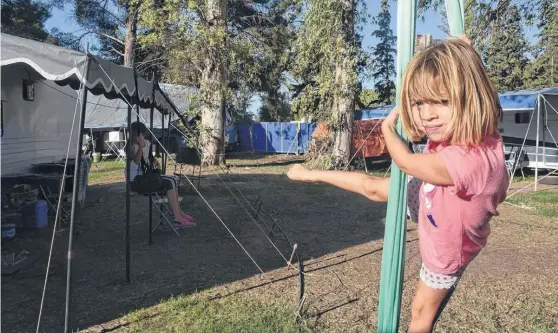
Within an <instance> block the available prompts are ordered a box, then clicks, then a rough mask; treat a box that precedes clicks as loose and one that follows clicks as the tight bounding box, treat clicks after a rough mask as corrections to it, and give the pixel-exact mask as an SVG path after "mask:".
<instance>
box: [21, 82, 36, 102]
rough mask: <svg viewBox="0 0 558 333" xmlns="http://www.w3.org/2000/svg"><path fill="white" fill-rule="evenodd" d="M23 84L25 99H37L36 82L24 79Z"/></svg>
mask: <svg viewBox="0 0 558 333" xmlns="http://www.w3.org/2000/svg"><path fill="white" fill-rule="evenodd" d="M21 85H22V91H23V100H24V101H33V100H35V85H34V82H33V81H31V80H23V81H22V84H21Z"/></svg>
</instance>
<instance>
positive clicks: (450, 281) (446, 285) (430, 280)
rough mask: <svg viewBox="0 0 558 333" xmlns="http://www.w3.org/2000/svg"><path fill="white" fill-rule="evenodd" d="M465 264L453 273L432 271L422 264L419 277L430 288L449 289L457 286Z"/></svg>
mask: <svg viewBox="0 0 558 333" xmlns="http://www.w3.org/2000/svg"><path fill="white" fill-rule="evenodd" d="M465 268H466V266H463V267H461V269H460V270H459V271H457V272H456V273H453V274H448V275H446V274H438V273H434V272H432V271H430V270H428V268H426V266H424V264H422V266H421V268H420V279H421V280H422V282H424V283H425V284H426V285H427V286H429V287H430V288H432V289H450V288H452V287H453V288H455V287H457V284H458V283H459V280H460V279H461V276H462V275H463V272H464V271H465Z"/></svg>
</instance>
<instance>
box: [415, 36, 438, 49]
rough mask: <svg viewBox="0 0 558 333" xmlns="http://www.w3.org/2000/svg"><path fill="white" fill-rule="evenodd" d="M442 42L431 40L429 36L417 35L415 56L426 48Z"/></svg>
mask: <svg viewBox="0 0 558 333" xmlns="http://www.w3.org/2000/svg"><path fill="white" fill-rule="evenodd" d="M441 41H442V40H440V39H434V38H432V35H431V34H424V35H417V36H416V37H415V54H417V53H418V52H421V51H423V50H424V49H426V48H427V47H429V46H431V45H434V44H438V43H440V42H441Z"/></svg>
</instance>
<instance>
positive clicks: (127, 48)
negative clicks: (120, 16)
mask: <svg viewBox="0 0 558 333" xmlns="http://www.w3.org/2000/svg"><path fill="white" fill-rule="evenodd" d="M138 9H139V1H138V2H137V3H135V4H133V5H128V6H127V8H126V10H127V12H128V15H127V16H126V39H125V40H124V66H126V67H132V66H133V65H134V48H135V47H136V37H137V30H138V13H139V10H138Z"/></svg>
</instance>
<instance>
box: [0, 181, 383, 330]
mask: <svg viewBox="0 0 558 333" xmlns="http://www.w3.org/2000/svg"><path fill="white" fill-rule="evenodd" d="M223 179H224V181H225V182H226V184H227V185H228V186H229V187H230V188H231V190H232V191H233V193H235V195H236V196H237V199H238V200H240V201H241V202H242V203H243V205H244V207H245V208H246V209H247V210H248V211H249V212H250V211H251V208H250V206H249V205H248V202H247V201H245V200H244V199H243V197H242V196H240V195H239V193H238V190H240V191H241V192H243V193H244V194H245V195H246V196H247V197H248V198H251V199H252V200H254V199H255V195H250V194H251V193H259V194H261V195H262V196H261V199H260V201H261V202H263V205H264V207H265V209H266V211H267V212H268V213H269V214H270V215H271V216H273V217H274V218H275V219H276V220H277V221H278V222H279V223H280V226H281V227H282V228H283V230H284V231H285V233H286V235H287V236H288V238H290V239H291V240H292V242H293V243H297V245H298V250H297V251H298V253H299V255H300V256H301V258H302V259H303V260H305V259H309V258H318V257H321V256H323V255H326V254H330V253H334V252H337V251H339V250H342V249H345V248H348V247H351V246H355V245H358V244H362V243H365V242H369V241H373V240H376V239H379V238H382V237H383V231H384V226H383V223H382V219H383V217H384V216H385V215H384V214H385V205H384V204H377V203H371V202H370V201H368V200H367V199H366V198H364V197H361V196H359V195H356V194H352V193H348V192H345V191H342V190H339V189H336V188H333V187H330V186H326V185H320V184H307V183H297V182H291V181H289V180H288V179H287V178H286V177H285V176H279V175H271V174H242V175H236V176H232V177H231V179H230V180H229V178H228V177H223ZM185 186H188V185H185ZM124 190H125V185H124V184H123V183H112V184H103V185H92V186H90V187H89V188H88V192H87V200H86V203H85V206H84V208H82V209H80V210H79V211H78V212H77V218H76V224H75V231H76V233H75V234H76V235H75V239H74V252H73V255H74V260H73V264H72V267H73V275H72V276H73V280H72V307H71V316H70V318H71V327H72V328H73V329H77V328H81V329H83V328H86V327H91V326H93V325H98V324H101V323H105V322H109V321H111V320H114V319H115V318H119V317H121V316H122V315H123V314H126V313H130V312H133V311H136V310H138V309H142V308H148V307H151V306H153V305H156V304H158V303H159V302H160V300H162V299H166V298H169V297H171V296H173V295H189V294H192V293H195V292H196V291H199V290H204V289H207V288H211V287H214V286H218V285H223V284H227V283H230V282H234V281H238V280H241V279H245V278H248V277H251V276H254V275H257V274H259V273H260V271H259V269H258V268H257V267H256V265H255V264H254V263H253V262H252V260H251V259H250V258H249V257H248V256H247V255H246V253H245V252H244V251H243V250H242V248H241V247H240V245H239V244H238V243H237V242H236V241H235V239H234V238H233V237H232V236H231V234H230V233H229V232H228V231H227V229H226V228H225V227H224V226H223V224H222V223H221V222H220V221H219V219H218V218H217V217H216V216H215V215H214V214H213V213H212V211H211V210H210V209H209V207H208V206H207V205H206V204H205V203H204V201H203V200H202V199H201V198H200V197H199V196H198V195H197V194H195V193H194V191H193V190H192V189H190V188H188V187H186V188H185V189H183V190H181V191H180V192H181V193H182V195H183V197H184V199H183V201H182V204H181V206H182V209H183V210H184V211H185V212H187V213H189V214H192V215H193V216H194V217H195V219H196V221H197V224H198V225H197V226H196V227H195V228H189V229H185V230H183V232H181V235H180V236H179V237H177V236H176V235H175V234H174V233H172V231H170V230H164V229H157V230H156V231H155V232H154V234H153V244H152V245H148V214H149V207H148V199H147V198H146V197H143V196H138V195H136V196H133V197H132V198H131V208H132V209H131V219H130V220H131V223H130V235H131V283H126V281H125V251H124V250H125V216H126V211H125V207H126V205H125V192H124ZM200 191H201V193H202V195H203V196H204V197H205V199H206V200H207V201H208V202H209V204H210V205H211V207H212V208H213V209H214V210H215V212H216V213H217V214H218V215H219V217H221V218H222V220H223V222H224V223H225V224H226V226H227V228H229V229H230V231H231V232H232V234H234V236H235V237H236V238H237V239H238V241H239V242H240V244H242V246H243V247H244V248H245V249H246V251H247V252H248V253H250V255H251V256H252V258H253V259H254V261H255V262H256V263H257V264H258V266H259V267H260V268H261V269H262V270H263V271H264V272H270V271H272V270H275V269H280V268H284V267H285V266H286V265H285V261H286V260H287V259H288V258H289V257H290V254H291V252H292V248H291V247H290V244H289V243H288V242H287V241H285V240H284V239H283V238H281V237H273V236H270V234H269V229H268V227H269V226H270V224H271V223H272V222H271V221H272V220H271V219H267V220H266V221H261V220H258V223H256V222H255V221H253V220H252V218H251V217H250V216H249V215H248V214H247V213H246V212H245V210H244V209H243V208H242V206H241V205H239V204H238V202H237V199H235V198H234V197H233V196H232V195H231V194H230V192H229V190H227V188H226V187H225V186H224V185H223V183H222V182H221V180H220V179H219V178H218V177H217V176H215V175H213V176H211V175H210V176H207V177H206V178H205V179H203V180H202V184H201V189H200ZM154 211H155V210H154ZM153 216H154V222H155V221H157V215H155V214H154V215H153ZM262 229H263V231H262ZM51 231H52V228H49V229H48V230H46V229H45V230H42V232H41V233H39V234H32V233H29V234H22V235H19V237H18V238H17V239H16V240H14V241H12V242H10V243H8V244H4V243H3V246H4V249H3V250H6V251H8V250H17V249H27V250H28V251H29V252H30V253H31V254H30V257H32V260H36V264H35V265H33V266H32V267H29V269H25V270H22V271H21V272H19V273H18V274H17V275H15V276H13V277H12V278H11V279H3V281H2V294H3V295H2V316H3V320H2V329H3V330H5V331H7V332H15V331H17V332H34V331H35V325H36V318H37V317H38V310H39V304H40V297H41V292H42V286H43V282H44V272H45V270H46V262H47V257H48V248H49V245H50V237H51ZM57 235H58V236H57V237H56V241H55V247H54V253H53V262H52V267H51V268H52V274H51V276H50V278H49V284H48V289H47V293H46V298H45V307H44V312H43V319H42V325H41V329H42V330H44V331H46V332H56V331H60V330H62V325H63V317H64V293H65V281H66V279H65V277H66V270H65V267H66V261H65V257H66V253H67V236H68V235H67V232H61V233H58V234H57ZM267 237H269V238H270V239H271V240H272V241H273V243H274V244H271V243H270V242H269V240H268V239H267ZM276 248H277V249H276ZM279 252H280V253H279ZM291 301H292V304H295V302H296V300H290V301H289V302H291ZM250 311H251V312H252V314H254V313H255V312H257V311H252V310H250ZM204 315H205V314H204ZM200 316H203V315H202V314H200ZM157 320H158V319H157ZM157 320H155V321H154V322H157ZM266 320H267V319H266ZM138 325H139V324H138ZM142 325H143V324H142ZM146 325H147V324H146ZM200 325H201V324H200ZM138 327H140V326H138ZM141 327H143V326H141ZM141 327H140V328H141ZM200 327H201V326H200ZM272 327H275V326H272ZM126 329H127V328H126ZM146 329H147V330H148V331H149V327H146ZM214 329H215V328H214ZM202 331H203V330H202ZM208 332H209V331H208ZM262 332H265V331H262ZM288 332H290V331H288Z"/></svg>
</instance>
